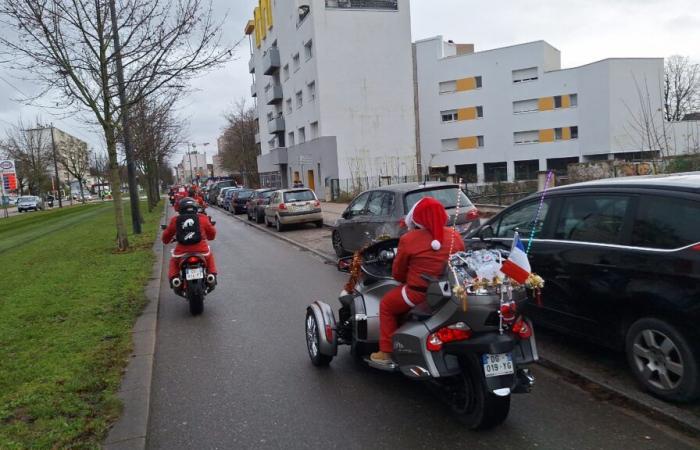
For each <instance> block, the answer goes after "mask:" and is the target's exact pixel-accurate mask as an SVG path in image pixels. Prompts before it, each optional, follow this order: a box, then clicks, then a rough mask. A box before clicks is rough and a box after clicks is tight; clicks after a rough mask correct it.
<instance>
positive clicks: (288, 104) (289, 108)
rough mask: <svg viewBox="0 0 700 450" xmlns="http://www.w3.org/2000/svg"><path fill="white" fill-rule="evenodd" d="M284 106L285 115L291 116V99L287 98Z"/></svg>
mask: <svg viewBox="0 0 700 450" xmlns="http://www.w3.org/2000/svg"><path fill="white" fill-rule="evenodd" d="M285 105H286V110H287V114H291V113H292V99H291V98H288V99H287V100H286V101H285Z"/></svg>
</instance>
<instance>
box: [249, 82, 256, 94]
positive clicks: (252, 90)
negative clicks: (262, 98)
mask: <svg viewBox="0 0 700 450" xmlns="http://www.w3.org/2000/svg"><path fill="white" fill-rule="evenodd" d="M250 96H251V97H257V96H258V90H257V89H255V83H253V84H251V85H250Z"/></svg>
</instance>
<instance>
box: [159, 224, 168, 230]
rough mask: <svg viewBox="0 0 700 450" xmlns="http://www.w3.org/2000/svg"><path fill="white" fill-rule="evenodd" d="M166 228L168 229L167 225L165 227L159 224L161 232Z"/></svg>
mask: <svg viewBox="0 0 700 450" xmlns="http://www.w3.org/2000/svg"><path fill="white" fill-rule="evenodd" d="M166 228H168V226H167V225H165V224H164V223H161V224H160V229H161V230H165V229H166Z"/></svg>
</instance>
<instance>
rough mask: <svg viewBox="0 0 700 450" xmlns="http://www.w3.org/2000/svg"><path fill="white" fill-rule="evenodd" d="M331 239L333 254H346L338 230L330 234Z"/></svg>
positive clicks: (338, 255)
mask: <svg viewBox="0 0 700 450" xmlns="http://www.w3.org/2000/svg"><path fill="white" fill-rule="evenodd" d="M331 240H332V242H333V250H335V254H336V256H337V257H338V258H342V257H343V256H348V251H347V250H345V247H343V240H342V238H341V237H340V232H339V231H338V230H334V231H333V235H332V236H331Z"/></svg>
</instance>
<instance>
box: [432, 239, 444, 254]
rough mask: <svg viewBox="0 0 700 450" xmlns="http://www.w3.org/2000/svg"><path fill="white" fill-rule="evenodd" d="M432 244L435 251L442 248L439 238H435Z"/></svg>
mask: <svg viewBox="0 0 700 450" xmlns="http://www.w3.org/2000/svg"><path fill="white" fill-rule="evenodd" d="M430 246H431V247H432V248H433V250H435V251H438V250H440V249H441V248H442V244H440V241H438V240H437V239H433V241H432V242H431V243H430Z"/></svg>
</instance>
